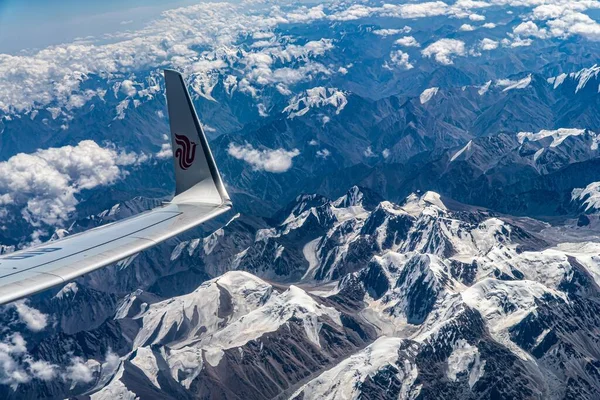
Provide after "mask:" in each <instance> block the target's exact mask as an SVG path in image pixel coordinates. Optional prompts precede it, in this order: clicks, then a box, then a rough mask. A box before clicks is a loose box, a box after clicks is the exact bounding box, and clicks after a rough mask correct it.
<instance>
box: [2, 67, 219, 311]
mask: <svg viewBox="0 0 600 400" xmlns="http://www.w3.org/2000/svg"><path fill="white" fill-rule="evenodd" d="M165 80H166V88H167V103H168V108H169V120H170V125H171V137H172V146H173V161H174V167H175V179H176V191H175V197H174V198H173V200H172V201H171V202H170V203H167V204H165V205H163V206H162V207H158V208H155V209H153V210H151V211H147V212H144V213H141V214H138V215H135V216H133V217H130V218H127V219H124V220H121V221H118V222H114V223H112V224H108V225H104V226H101V227H98V228H95V229H91V230H89V231H86V232H82V233H79V234H76V235H73V236H69V237H66V238H64V239H62V240H57V241H54V242H50V243H47V244H43V245H40V246H36V247H31V248H28V249H26V250H23V251H18V252H15V253H11V254H8V255H5V256H0V304H5V303H8V302H11V301H14V300H17V299H20V298H22V297H26V296H29V295H32V294H34V293H37V292H40V291H42V290H44V289H48V288H50V287H52V286H56V285H60V284H63V283H65V282H68V281H69V280H72V279H74V278H77V277H79V276H82V275H84V274H87V273H89V272H91V271H94V270H96V269H98V268H102V267H105V266H107V265H109V264H112V263H115V262H117V261H119V260H122V259H124V258H127V257H129V256H132V255H134V254H136V253H139V252H140V251H142V250H144V249H147V248H149V247H152V246H155V245H157V244H159V243H160V242H162V241H164V240H166V239H168V238H170V237H173V236H175V235H177V234H179V233H181V232H184V231H186V230H188V229H190V228H193V227H195V226H198V225H200V224H201V223H203V222H205V221H208V220H209V219H211V218H214V217H216V216H217V215H219V214H222V213H224V212H225V211H227V210H229V209H230V208H231V201H230V199H229V196H228V194H227V191H226V190H225V186H224V185H223V182H222V180H221V176H220V175H219V171H218V169H217V166H216V164H215V161H214V159H213V156H212V153H211V151H210V148H209V147H208V142H207V140H206V137H205V135H204V132H203V131H202V127H201V125H200V123H199V121H198V117H197V115H196V111H195V110H194V106H193V104H192V101H191V99H190V96H189V94H188V92H187V89H186V87H185V84H184V82H183V78H182V77H181V74H179V73H178V72H175V71H169V70H167V71H165Z"/></svg>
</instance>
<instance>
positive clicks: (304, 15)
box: [285, 4, 327, 23]
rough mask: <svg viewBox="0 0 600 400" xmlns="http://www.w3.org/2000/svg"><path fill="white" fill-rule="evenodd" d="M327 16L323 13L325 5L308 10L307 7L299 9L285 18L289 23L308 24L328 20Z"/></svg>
mask: <svg viewBox="0 0 600 400" xmlns="http://www.w3.org/2000/svg"><path fill="white" fill-rule="evenodd" d="M326 17H327V16H326V15H325V13H324V12H323V4H319V5H318V6H315V7H312V8H307V7H305V6H302V7H299V8H298V9H296V10H294V11H291V12H289V13H287V14H286V15H285V18H286V19H287V20H288V21H289V22H293V23H308V22H313V21H318V20H321V19H324V18H326Z"/></svg>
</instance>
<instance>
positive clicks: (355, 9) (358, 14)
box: [329, 4, 378, 21]
mask: <svg viewBox="0 0 600 400" xmlns="http://www.w3.org/2000/svg"><path fill="white" fill-rule="evenodd" d="M376 11H378V9H377V8H374V7H369V6H364V5H362V4H353V5H351V6H350V7H348V8H347V9H345V10H343V11H339V12H337V13H335V14H333V15H330V16H329V19H331V20H333V21H354V20H357V19H360V18H366V17H369V16H371V15H372V14H373V13H374V12H376Z"/></svg>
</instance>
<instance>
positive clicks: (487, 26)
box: [481, 22, 496, 29]
mask: <svg viewBox="0 0 600 400" xmlns="http://www.w3.org/2000/svg"><path fill="white" fill-rule="evenodd" d="M481 27H482V28H486V29H494V28H495V27H496V24H495V23H493V22H486V23H485V24H483V25H481Z"/></svg>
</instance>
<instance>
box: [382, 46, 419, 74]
mask: <svg viewBox="0 0 600 400" xmlns="http://www.w3.org/2000/svg"><path fill="white" fill-rule="evenodd" d="M409 58H410V56H409V55H408V54H407V53H405V52H403V51H402V50H394V51H392V52H391V53H390V61H389V62H386V64H385V67H386V68H388V69H393V67H397V68H401V69H406V70H408V69H412V68H414V65H412V64H411V63H410V62H409Z"/></svg>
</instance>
